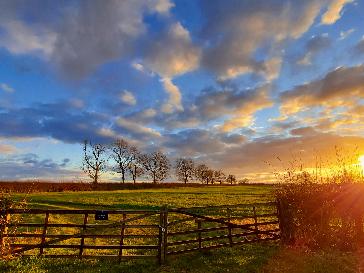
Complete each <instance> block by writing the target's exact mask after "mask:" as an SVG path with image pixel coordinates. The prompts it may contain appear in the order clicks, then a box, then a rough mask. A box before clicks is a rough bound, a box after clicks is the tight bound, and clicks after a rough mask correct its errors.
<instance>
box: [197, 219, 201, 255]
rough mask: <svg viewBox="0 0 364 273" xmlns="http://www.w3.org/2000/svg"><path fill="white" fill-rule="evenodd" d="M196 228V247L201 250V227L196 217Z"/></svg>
mask: <svg viewBox="0 0 364 273" xmlns="http://www.w3.org/2000/svg"><path fill="white" fill-rule="evenodd" d="M196 222H197V229H198V234H197V236H198V249H199V250H201V248H202V235H201V228H202V221H201V220H200V219H197V221H196Z"/></svg>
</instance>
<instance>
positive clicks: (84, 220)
mask: <svg viewBox="0 0 364 273" xmlns="http://www.w3.org/2000/svg"><path fill="white" fill-rule="evenodd" d="M87 221H88V213H85V215H84V217H83V227H82V235H81V242H80V253H79V256H80V258H81V257H82V254H83V246H84V245H85V236H84V233H85V231H86V227H87Z"/></svg>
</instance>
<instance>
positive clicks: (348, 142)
mask: <svg viewBox="0 0 364 273" xmlns="http://www.w3.org/2000/svg"><path fill="white" fill-rule="evenodd" d="M308 130H309V129H308ZM301 133H302V131H301ZM311 133H312V131H311ZM311 133H310V134H304V135H301V136H294V137H287V138H275V137H271V138H270V137H268V136H267V137H265V138H262V139H255V140H253V141H249V142H247V143H245V144H243V145H241V146H240V147H236V146H234V147H231V148H226V149H224V152H223V153H219V154H216V155H215V156H214V157H209V156H206V157H204V159H205V160H206V161H207V162H209V163H210V164H211V165H213V166H219V167H220V168H224V169H226V170H234V171H235V172H238V173H237V174H240V175H242V176H243V175H244V174H245V173H254V174H255V176H256V177H257V175H259V174H263V173H270V174H271V176H274V171H276V170H284V169H285V168H288V167H289V166H290V164H291V163H292V162H296V164H298V165H300V164H303V166H304V167H306V168H309V167H313V168H314V167H315V164H317V161H315V160H317V158H316V157H319V158H321V163H322V165H323V166H324V165H326V164H327V165H329V164H330V167H332V166H333V165H335V163H336V160H337V156H336V155H335V146H336V147H339V148H345V149H347V150H348V151H349V152H350V154H353V153H354V151H357V152H358V153H360V154H363V153H364V138H363V137H360V136H337V135H333V134H322V133H316V134H311ZM277 157H279V159H280V160H277ZM353 157H354V154H353ZM353 160H354V161H356V160H357V159H356V158H353ZM296 167H297V168H299V166H296ZM291 168H292V167H291ZM297 170H298V169H297Z"/></svg>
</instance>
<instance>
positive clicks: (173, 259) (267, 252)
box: [0, 185, 358, 273]
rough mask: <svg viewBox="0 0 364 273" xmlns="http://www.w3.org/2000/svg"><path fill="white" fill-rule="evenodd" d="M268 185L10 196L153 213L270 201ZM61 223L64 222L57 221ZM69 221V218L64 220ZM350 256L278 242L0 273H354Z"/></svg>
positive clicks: (27, 266)
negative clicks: (162, 260) (161, 209)
mask: <svg viewBox="0 0 364 273" xmlns="http://www.w3.org/2000/svg"><path fill="white" fill-rule="evenodd" d="M273 190H274V188H273V186H268V185H262V186H260V185H244V186H209V187H192V188H191V187H186V188H185V187H182V188H181V187H179V188H161V189H155V188H154V189H137V190H119V191H97V192H96V191H95V192H90V191H87V192H59V193H58V192H45V193H32V194H28V195H25V194H16V195H15V198H16V199H18V200H22V199H24V198H25V199H26V200H27V207H29V208H52V209H91V208H92V209H156V208H159V207H161V206H165V205H167V206H169V207H194V206H211V205H213V206H214V205H227V204H244V203H256V202H266V201H272V200H273V199H274V197H273ZM63 220H65V219H63ZM66 220H67V221H70V219H66ZM357 264H358V258H357V257H356V255H354V254H353V253H345V252H335V251H329V250H328V251H319V252H308V251H306V250H304V249H292V248H287V247H284V246H281V245H279V244H278V243H274V242H270V243H259V244H250V245H243V246H237V247H232V248H222V249H217V250H209V251H203V252H194V253H191V254H185V255H179V256H169V257H168V260H167V263H166V264H164V265H162V266H159V265H158V264H157V263H156V261H155V260H133V261H125V262H124V261H123V262H121V263H118V262H115V261H108V260H102V259H100V260H97V259H93V260H79V259H46V258H39V257H34V258H21V259H13V260H9V261H0V272H4V273H5V272H9V273H10V272H14V273H18V272H19V273H20V272H24V273H28V272H34V273H38V272H39V273H41V272H42V273H43V272H50V273H53V272H54V273H56V272H62V273H63V272H64V273H67V272H73V273H76V272H85V273H86V272H87V273H93V272H95V273H96V272H108V273H113V272H125V273H128V272H141V273H147V272H196V273H197V272H249V273H254V272H256V273H259V272H260V273H278V272H279V273H284V272H287V273H288V272H289V273H311V272H322V273H324V272H325V273H336V272H340V273H346V272H348V273H349V272H357Z"/></svg>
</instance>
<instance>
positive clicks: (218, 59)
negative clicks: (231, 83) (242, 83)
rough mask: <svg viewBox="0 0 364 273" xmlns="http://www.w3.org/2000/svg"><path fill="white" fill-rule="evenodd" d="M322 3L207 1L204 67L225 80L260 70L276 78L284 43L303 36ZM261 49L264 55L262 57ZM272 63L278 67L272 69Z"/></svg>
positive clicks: (267, 76)
mask: <svg viewBox="0 0 364 273" xmlns="http://www.w3.org/2000/svg"><path fill="white" fill-rule="evenodd" d="M321 6H322V3H321V2H320V1H280V0H276V1H273V2H271V3H270V4H267V2H266V1H263V0H262V1H260V0H258V1H253V2H252V1H233V2H231V4H230V5H226V2H225V1H214V2H213V3H211V1H203V5H202V9H203V10H204V15H206V26H205V29H204V33H205V36H206V38H207V40H208V43H207V46H206V50H205V52H204V56H203V64H204V66H205V67H207V68H208V69H210V70H212V71H214V72H215V73H216V74H217V75H218V77H219V78H221V79H228V78H234V77H237V76H239V75H242V74H246V73H257V74H260V75H263V76H264V77H266V78H267V79H269V80H272V79H274V78H276V77H277V76H278V74H279V68H280V62H281V60H280V59H281V50H280V49H281V48H282V44H284V42H285V41H286V40H287V39H297V38H299V37H301V35H302V34H304V33H305V32H306V31H307V30H308V29H309V28H310V26H311V25H312V24H313V22H314V20H315V18H316V16H317V15H318V14H319V12H320V9H321ZM267 26H269V27H267ZM259 49H262V54H261V55H262V56H260V57H259V59H258V58H256V52H257V50H259ZM263 49H264V50H263ZM272 60H274V61H272ZM272 63H274V64H275V65H274V67H275V69H269V67H271V65H272ZM267 67H268V68H267Z"/></svg>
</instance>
